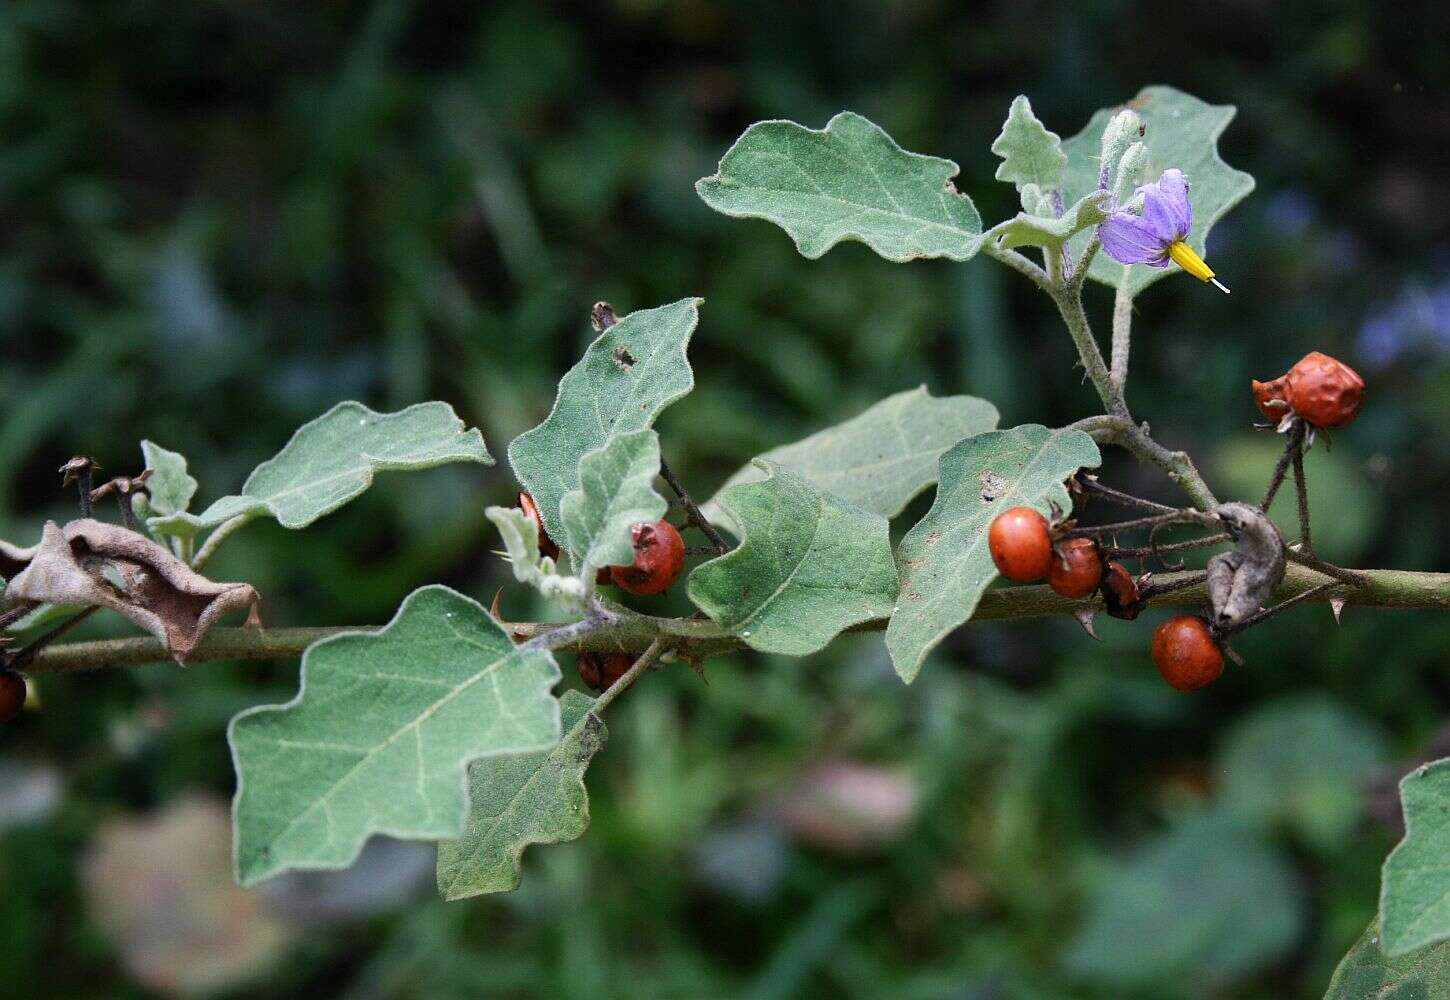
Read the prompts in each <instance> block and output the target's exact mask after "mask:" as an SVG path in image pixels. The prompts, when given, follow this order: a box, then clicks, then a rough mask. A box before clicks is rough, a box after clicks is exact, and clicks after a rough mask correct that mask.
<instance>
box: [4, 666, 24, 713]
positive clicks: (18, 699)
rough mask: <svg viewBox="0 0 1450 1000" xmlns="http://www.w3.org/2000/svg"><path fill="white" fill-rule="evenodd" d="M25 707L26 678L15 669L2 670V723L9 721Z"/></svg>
mask: <svg viewBox="0 0 1450 1000" xmlns="http://www.w3.org/2000/svg"><path fill="white" fill-rule="evenodd" d="M24 707H25V678H24V677H21V676H20V674H18V673H17V672H16V671H14V670H0V723H5V722H9V721H10V720H11V719H13V718H15V717H16V716H17V715H19V714H20V710H21V709H22V708H24Z"/></svg>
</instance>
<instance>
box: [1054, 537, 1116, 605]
mask: <svg viewBox="0 0 1450 1000" xmlns="http://www.w3.org/2000/svg"><path fill="white" fill-rule="evenodd" d="M1102 580H1103V557H1102V554H1101V553H1100V552H1099V551H1098V543H1097V542H1095V541H1093V540H1092V539H1091V538H1068V539H1064V540H1063V541H1061V542H1059V543H1058V544H1057V548H1056V549H1055V551H1054V552H1053V556H1052V566H1051V568H1050V569H1048V571H1047V585H1048V586H1049V587H1051V588H1052V589H1053V591H1054V592H1055V593H1058V594H1061V595H1062V596H1063V597H1086V596H1088V595H1089V594H1091V593H1092V592H1093V591H1095V590H1097V589H1098V584H1099V583H1101V582H1102Z"/></svg>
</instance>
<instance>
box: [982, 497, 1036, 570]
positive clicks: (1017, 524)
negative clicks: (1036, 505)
mask: <svg viewBox="0 0 1450 1000" xmlns="http://www.w3.org/2000/svg"><path fill="white" fill-rule="evenodd" d="M987 550H988V551H989V552H991V553H992V562H994V563H996V564H997V569H998V571H999V572H1000V573H1001V574H1002V575H1003V576H1005V577H1006V578H1007V579H1009V580H1014V581H1016V582H1017V583H1036V582H1037V581H1039V580H1041V579H1042V578H1043V577H1045V576H1047V571H1048V570H1049V569H1050V568H1051V567H1052V536H1051V534H1050V533H1049V532H1048V529H1047V518H1045V517H1043V516H1042V515H1041V514H1039V513H1038V512H1037V511H1035V510H1033V509H1032V508H1031V507H1013V508H1012V509H1011V510H1004V511H1003V512H1002V513H1000V514H998V515H997V517H996V518H995V519H994V520H993V521H992V526H991V527H990V528H988V529H987Z"/></svg>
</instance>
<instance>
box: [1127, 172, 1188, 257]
mask: <svg viewBox="0 0 1450 1000" xmlns="http://www.w3.org/2000/svg"><path fill="white" fill-rule="evenodd" d="M1139 190H1140V191H1142V192H1143V218H1144V219H1145V220H1146V221H1147V222H1148V224H1149V225H1150V226H1152V227H1153V232H1154V233H1155V234H1157V235H1158V236H1159V237H1161V238H1162V239H1163V240H1164V241H1165V242H1168V243H1173V242H1175V241H1176V240H1181V239H1183V238H1184V237H1186V236H1187V235H1188V231H1189V230H1190V229H1192V228H1193V204H1192V202H1190V201H1189V200H1188V181H1187V179H1186V178H1185V177H1184V176H1183V171H1181V170H1178V169H1172V170H1165V171H1163V176H1162V177H1160V178H1158V183H1156V184H1145V185H1144V186H1143V187H1141V188H1139Z"/></svg>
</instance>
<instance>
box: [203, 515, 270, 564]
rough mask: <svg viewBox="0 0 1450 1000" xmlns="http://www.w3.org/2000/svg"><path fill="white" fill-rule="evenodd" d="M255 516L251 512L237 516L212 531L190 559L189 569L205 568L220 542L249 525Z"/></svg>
mask: <svg viewBox="0 0 1450 1000" xmlns="http://www.w3.org/2000/svg"><path fill="white" fill-rule="evenodd" d="M255 516H256V515H255V514H253V513H251V512H248V513H246V514H238V515H237V516H236V517H233V518H228V519H227V520H225V521H223V522H222V523H221V524H219V525H217V526H216V527H215V528H214V529H213V530H212V533H211V534H210V535H207V536H206V541H205V542H203V543H202V546H201V548H200V549H198V550H197V553H196V555H194V556H192V557H191V568H192V569H194V570H200V569H201V568H202V567H203V566H205V565H206V564H207V562H208V561H209V560H210V559H211V557H212V556H214V555H216V551H217V549H219V548H221V546H222V542H225V541H226V540H227V539H228V538H230V537H232V535H233V534H235V533H236V531H237V529H238V528H241V527H243V526H244V525H246V524H247V523H249V522H250V521H251V520H252V519H253V518H254V517H255Z"/></svg>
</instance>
